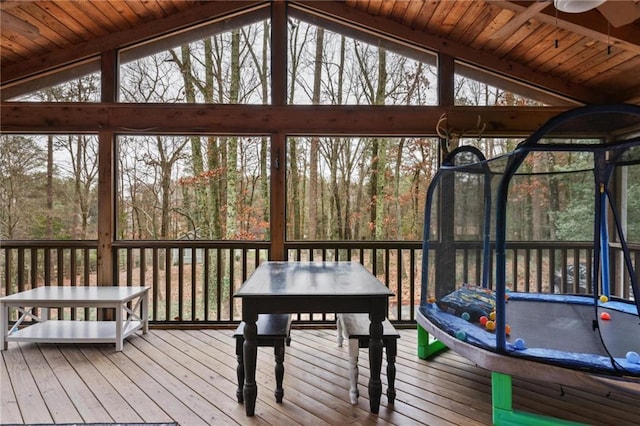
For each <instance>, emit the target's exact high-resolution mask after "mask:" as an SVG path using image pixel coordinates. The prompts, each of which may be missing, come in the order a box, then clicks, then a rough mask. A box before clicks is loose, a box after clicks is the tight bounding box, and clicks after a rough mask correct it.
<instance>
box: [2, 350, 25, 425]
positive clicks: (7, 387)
mask: <svg viewBox="0 0 640 426" xmlns="http://www.w3.org/2000/svg"><path fill="white" fill-rule="evenodd" d="M1 353H2V358H1V360H2V363H1V365H0V407H2V409H0V422H2V423H22V414H20V407H19V406H18V398H16V394H15V392H14V389H13V386H11V379H10V378H9V372H8V371H7V363H6V362H5V360H4V354H5V352H1Z"/></svg>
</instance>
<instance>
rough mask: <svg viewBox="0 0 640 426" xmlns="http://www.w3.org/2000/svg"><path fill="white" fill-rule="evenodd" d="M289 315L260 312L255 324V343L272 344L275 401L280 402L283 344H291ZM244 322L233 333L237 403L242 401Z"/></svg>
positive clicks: (281, 395) (260, 344)
mask: <svg viewBox="0 0 640 426" xmlns="http://www.w3.org/2000/svg"><path fill="white" fill-rule="evenodd" d="M291 319H292V318H291V315H290V314H260V315H258V321H257V322H256V326H257V327H258V338H257V345H258V346H259V347H260V346H263V347H270V346H273V353H274V355H275V359H276V367H275V374H276V390H275V397H276V402H278V403H281V402H282V397H283V396H284V390H283V389H282V379H283V378H284V346H285V344H286V345H287V346H289V345H290V344H291ZM244 324H245V323H244V322H241V323H240V325H238V328H236V331H235V332H234V333H233V337H234V338H235V339H236V356H237V359H238V367H237V369H236V371H237V374H238V389H237V390H236V398H237V399H238V402H239V403H244V396H243V394H242V387H243V386H244Z"/></svg>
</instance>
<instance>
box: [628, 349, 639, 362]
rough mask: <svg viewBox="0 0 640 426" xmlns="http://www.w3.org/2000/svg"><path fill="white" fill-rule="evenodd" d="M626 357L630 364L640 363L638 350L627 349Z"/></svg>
mask: <svg viewBox="0 0 640 426" xmlns="http://www.w3.org/2000/svg"><path fill="white" fill-rule="evenodd" d="M626 358H627V361H628V362H630V363H631V364H640V355H638V352H635V351H629V352H627V356H626Z"/></svg>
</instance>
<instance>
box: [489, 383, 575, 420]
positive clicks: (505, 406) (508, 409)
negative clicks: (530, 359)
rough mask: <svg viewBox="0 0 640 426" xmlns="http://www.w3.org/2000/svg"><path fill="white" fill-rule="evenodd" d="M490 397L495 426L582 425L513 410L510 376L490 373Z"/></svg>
mask: <svg viewBox="0 0 640 426" xmlns="http://www.w3.org/2000/svg"><path fill="white" fill-rule="evenodd" d="M491 398H492V400H493V424H494V425H497V426H502V425H508V426H512V425H513V426H515V425H522V426H556V425H583V423H576V422H570V421H568V420H562V419H556V418H553V417H546V416H541V415H538V414H532V413H525V412H521V411H514V410H513V401H512V388H511V376H509V375H507V374H502V373H496V372H492V373H491Z"/></svg>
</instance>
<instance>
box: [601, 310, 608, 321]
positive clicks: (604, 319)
mask: <svg viewBox="0 0 640 426" xmlns="http://www.w3.org/2000/svg"><path fill="white" fill-rule="evenodd" d="M600 319H601V320H603V321H609V320H610V319H611V315H609V312H603V313H601V314H600Z"/></svg>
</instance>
